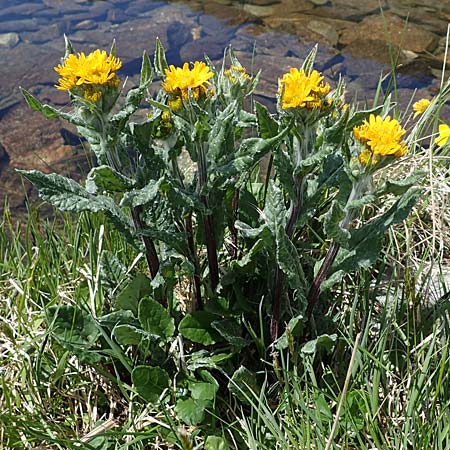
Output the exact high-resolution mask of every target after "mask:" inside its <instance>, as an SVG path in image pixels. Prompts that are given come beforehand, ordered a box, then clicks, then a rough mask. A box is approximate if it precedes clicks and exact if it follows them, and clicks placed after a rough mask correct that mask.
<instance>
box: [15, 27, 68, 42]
mask: <svg viewBox="0 0 450 450" xmlns="http://www.w3.org/2000/svg"><path fill="white" fill-rule="evenodd" d="M63 34H64V29H63V27H62V26H61V25H60V24H56V23H55V24H53V25H49V26H48V27H46V28H45V29H42V28H40V29H39V30H38V31H34V32H23V33H21V37H22V40H23V41H24V42H32V43H33V44H43V43H45V42H48V41H52V40H55V39H58V38H60V37H62V35H63Z"/></svg>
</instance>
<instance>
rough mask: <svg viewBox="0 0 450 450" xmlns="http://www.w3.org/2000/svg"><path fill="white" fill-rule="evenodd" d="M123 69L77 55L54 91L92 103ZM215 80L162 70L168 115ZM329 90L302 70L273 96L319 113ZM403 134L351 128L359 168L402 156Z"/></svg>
mask: <svg viewBox="0 0 450 450" xmlns="http://www.w3.org/2000/svg"><path fill="white" fill-rule="evenodd" d="M121 67H122V62H121V61H120V59H119V58H117V57H115V56H114V55H112V54H109V55H107V53H106V52H105V51H104V50H99V49H97V50H95V51H94V52H92V53H89V54H88V55H87V56H86V55H85V54H84V53H83V52H81V53H78V54H76V55H75V54H70V55H69V56H68V57H67V58H66V59H65V61H64V62H63V64H60V65H58V66H57V67H55V68H54V69H55V71H56V72H57V73H58V74H59V75H60V77H61V78H59V79H58V84H57V85H56V87H57V89H60V90H64V91H71V92H72V93H76V94H80V93H81V95H82V96H83V97H84V98H85V99H87V100H90V101H92V102H97V101H98V100H99V99H100V98H101V95H102V92H103V91H102V87H105V86H106V87H112V88H114V89H116V88H117V87H118V85H119V78H118V77H117V75H116V72H117V71H118V70H119V69H120V68H121ZM224 75H225V76H226V77H227V78H228V79H229V80H230V82H231V83H236V82H246V81H248V80H251V77H250V75H248V74H247V73H246V70H245V68H243V67H241V66H231V67H230V68H229V69H228V70H226V71H225V72H224ZM213 76H214V74H213V72H212V71H211V70H210V68H209V67H208V66H207V65H206V64H205V63H204V62H200V61H195V62H194V63H193V64H192V65H191V66H190V65H189V64H188V63H185V64H184V65H183V67H175V66H173V65H171V66H170V67H169V68H168V69H166V70H165V78H164V80H163V82H162V87H163V89H164V90H165V91H166V92H167V93H168V94H169V106H170V108H171V109H172V110H177V109H180V108H181V107H182V105H183V100H188V98H189V91H190V92H191V95H192V96H193V97H194V99H195V100H198V99H199V98H202V97H204V96H206V93H207V92H208V85H209V80H210V79H211V78H212V77H213ZM329 92H330V85H329V84H328V83H327V82H325V81H324V76H323V75H322V74H321V73H320V72H318V71H316V70H312V71H311V73H310V74H307V73H306V72H305V70H304V69H300V70H299V69H296V68H291V69H290V70H289V72H288V73H285V74H284V75H283V76H282V77H281V78H280V80H279V90H278V94H279V95H280V96H281V107H282V109H285V110H289V109H292V108H295V109H297V108H304V109H307V110H321V109H325V108H327V107H328V106H329V105H330V101H329V100H328V99H327V98H326V97H327V95H328V93H329ZM431 103H432V100H431V101H430V100H427V99H421V100H419V101H418V102H416V103H415V104H414V105H413V110H414V111H415V114H414V117H417V116H418V115H420V114H423V113H424V112H425V111H426V110H427V108H428V107H429V106H430V105H431ZM405 133H406V131H405V130H404V129H403V128H402V127H401V125H400V123H399V122H398V121H397V120H395V119H391V118H390V117H389V116H387V117H385V118H382V117H381V116H375V115H373V114H371V115H370V117H369V120H365V121H364V122H363V123H362V125H360V126H357V127H355V128H354V129H353V135H354V137H355V139H356V140H357V141H359V142H360V143H361V144H363V145H364V149H363V150H362V151H361V153H360V155H359V161H360V162H361V164H364V165H367V164H372V165H373V164H376V163H377V162H378V161H379V159H380V157H385V156H392V157H400V156H403V155H405V153H406V151H407V147H406V144H405V141H403V140H402V137H403V135H404V134H405ZM449 138H450V127H449V126H448V125H447V124H441V125H440V126H439V136H438V137H437V138H436V139H435V143H436V144H437V145H438V146H443V145H445V144H446V143H447V141H448V140H449Z"/></svg>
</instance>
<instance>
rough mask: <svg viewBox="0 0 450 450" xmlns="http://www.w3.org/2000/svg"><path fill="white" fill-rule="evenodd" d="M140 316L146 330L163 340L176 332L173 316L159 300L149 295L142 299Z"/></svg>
mask: <svg viewBox="0 0 450 450" xmlns="http://www.w3.org/2000/svg"><path fill="white" fill-rule="evenodd" d="M138 317H139V321H140V322H141V325H142V328H143V329H144V330H145V331H147V332H148V333H150V334H152V335H153V336H157V337H158V338H160V339H162V340H163V341H167V339H169V338H170V337H172V336H173V334H174V332H175V324H174V320H173V318H172V317H170V315H169V313H168V312H167V311H166V310H165V309H164V308H163V307H162V306H161V305H160V304H159V303H158V302H156V301H155V300H152V299H150V298H148V297H145V298H143V299H142V300H141V301H140V303H139V312H138Z"/></svg>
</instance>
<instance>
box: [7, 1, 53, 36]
mask: <svg viewBox="0 0 450 450" xmlns="http://www.w3.org/2000/svg"><path fill="white" fill-rule="evenodd" d="M43 9H44V5H43V4H42V3H31V2H23V3H19V4H16V5H13V6H9V7H6V8H0V20H2V21H4V20H6V21H11V20H12V19H14V21H16V20H17V19H20V18H22V17H24V18H29V17H33V16H34V15H35V14H36V13H38V12H39V11H42V10H43ZM17 29H20V28H17ZM2 30H3V24H2Z"/></svg>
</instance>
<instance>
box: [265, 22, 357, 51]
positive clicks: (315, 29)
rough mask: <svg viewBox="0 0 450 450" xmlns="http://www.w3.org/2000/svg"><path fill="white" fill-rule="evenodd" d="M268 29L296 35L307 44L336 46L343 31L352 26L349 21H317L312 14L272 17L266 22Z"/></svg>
mask: <svg viewBox="0 0 450 450" xmlns="http://www.w3.org/2000/svg"><path fill="white" fill-rule="evenodd" d="M265 23H266V24H267V26H268V27H270V28H271V29H273V30H275V31H279V32H285V33H290V34H294V35H296V36H299V37H301V38H302V40H305V41H307V42H311V43H319V44H325V45H326V46H327V47H328V46H330V45H332V46H336V44H337V43H338V40H339V35H340V33H341V32H342V30H345V29H347V28H349V27H350V26H351V25H352V24H351V22H348V21H343V20H333V19H328V18H324V19H320V20H319V19H316V18H315V16H313V15H312V14H311V15H310V14H303V15H292V16H289V17H285V16H282V17H273V18H272V17H271V18H267V19H266V20H265Z"/></svg>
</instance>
